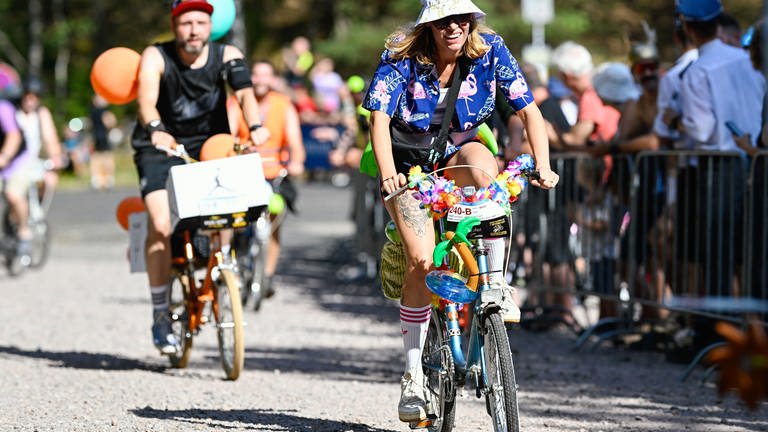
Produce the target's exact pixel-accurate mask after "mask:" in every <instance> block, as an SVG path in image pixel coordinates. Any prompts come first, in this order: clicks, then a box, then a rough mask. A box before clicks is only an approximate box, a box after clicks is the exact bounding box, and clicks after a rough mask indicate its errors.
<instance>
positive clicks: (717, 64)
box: [678, 0, 765, 295]
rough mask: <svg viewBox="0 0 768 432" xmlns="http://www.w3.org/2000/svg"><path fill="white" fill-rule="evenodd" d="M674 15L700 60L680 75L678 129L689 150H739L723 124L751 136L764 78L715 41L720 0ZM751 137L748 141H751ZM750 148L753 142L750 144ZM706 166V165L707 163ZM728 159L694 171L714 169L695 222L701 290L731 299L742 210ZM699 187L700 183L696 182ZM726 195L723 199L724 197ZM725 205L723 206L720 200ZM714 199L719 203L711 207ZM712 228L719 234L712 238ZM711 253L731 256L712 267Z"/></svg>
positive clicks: (690, 5)
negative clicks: (701, 247) (701, 245)
mask: <svg viewBox="0 0 768 432" xmlns="http://www.w3.org/2000/svg"><path fill="white" fill-rule="evenodd" d="M678 10H679V12H680V16H681V19H682V20H683V28H684V29H685V32H686V34H687V35H688V37H690V39H691V41H692V42H693V43H694V44H695V45H696V47H697V48H698V50H699V59H698V60H697V61H696V62H694V63H692V64H691V66H690V67H689V68H688V70H687V71H686V73H685V75H684V76H683V80H682V85H681V91H680V100H681V107H682V117H681V121H680V123H681V127H682V128H684V130H685V132H686V134H687V135H688V136H689V137H690V138H691V140H692V142H693V144H694V148H696V149H699V150H709V151H741V150H740V149H739V148H738V146H737V145H736V143H735V141H734V139H733V137H732V135H731V133H730V132H729V131H728V130H727V128H726V127H725V122H727V121H734V122H736V123H737V126H738V127H739V128H740V129H741V130H743V131H744V132H745V133H749V134H750V136H751V137H755V138H756V137H757V136H758V135H759V133H760V129H761V126H762V119H761V115H760V113H761V110H762V105H763V98H764V95H765V78H764V77H763V76H762V75H761V74H760V73H758V72H757V71H755V70H754V69H753V67H752V64H751V62H750V60H749V56H748V55H747V54H746V53H745V52H744V51H743V50H742V49H740V48H735V47H732V46H729V45H726V44H725V43H723V42H722V41H721V40H719V39H718V38H717V31H718V19H717V18H718V16H719V15H720V12H721V10H722V5H721V4H720V1H719V0H698V1H694V0H680V1H679V3H678ZM755 138H753V140H754V139H755ZM751 144H752V145H754V141H753V142H752V143H751ZM707 161H710V162H709V163H708V164H707ZM739 165H740V164H736V163H730V160H729V159H723V158H718V157H712V158H709V159H702V160H700V161H699V167H704V166H713V167H714V168H712V169H711V170H710V172H709V173H708V174H711V175H712V176H713V179H714V183H712V184H714V185H716V187H715V190H708V189H709V188H706V187H701V188H697V190H698V191H699V192H698V194H699V195H698V199H699V202H698V203H697V204H698V206H696V210H697V211H702V212H704V211H706V212H705V213H704V216H705V217H704V218H703V219H702V220H701V221H700V227H701V229H700V232H699V234H698V237H699V238H706V239H707V240H708V241H707V243H708V245H709V247H710V248H711V250H706V251H702V252H703V253H702V257H701V258H704V257H707V260H706V262H704V264H705V265H704V266H703V270H704V271H705V273H704V278H703V281H704V284H703V285H704V286H706V287H707V288H708V289H706V291H705V293H707V294H716V295H733V294H735V292H733V291H732V290H731V288H732V286H733V285H732V278H733V277H734V275H735V274H736V268H737V266H738V265H739V263H740V262H741V256H740V255H741V244H742V237H741V235H740V230H739V229H738V227H741V226H742V225H741V208H742V198H743V197H742V196H741V194H740V191H742V185H743V184H744V174H743V173H744V169H743V167H742V166H739ZM699 185H700V186H704V183H700V184H699ZM726 193H727V194H728V196H727V197H726V195H725V194H726ZM726 198H727V199H728V202H729V203H730V205H723V201H722V200H724V199H726ZM713 199H715V200H718V201H717V202H714V201H713ZM711 227H716V228H717V230H718V231H719V232H716V233H713V232H712V231H711ZM714 251H732V253H727V254H724V255H726V256H722V257H721V259H720V260H719V262H711V261H710V260H711V257H712V256H714V255H713V254H714Z"/></svg>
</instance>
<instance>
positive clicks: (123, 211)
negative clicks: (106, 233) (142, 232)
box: [115, 196, 147, 230]
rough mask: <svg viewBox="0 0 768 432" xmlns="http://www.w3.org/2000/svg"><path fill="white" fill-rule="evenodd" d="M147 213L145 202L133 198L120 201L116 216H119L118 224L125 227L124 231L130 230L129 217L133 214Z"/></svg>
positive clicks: (135, 197)
mask: <svg viewBox="0 0 768 432" xmlns="http://www.w3.org/2000/svg"><path fill="white" fill-rule="evenodd" d="M143 211H147V208H146V207H145V206H144V200H142V199H141V197H137V196H131V197H128V198H125V199H123V200H122V201H120V204H118V205H117V210H116V211H115V215H116V216H117V222H118V223H119V224H120V226H121V227H123V229H124V230H127V229H128V216H130V215H131V213H136V212H143Z"/></svg>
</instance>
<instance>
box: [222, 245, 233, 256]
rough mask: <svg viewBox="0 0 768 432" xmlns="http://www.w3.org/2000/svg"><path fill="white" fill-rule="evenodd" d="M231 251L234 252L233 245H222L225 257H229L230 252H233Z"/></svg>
mask: <svg viewBox="0 0 768 432" xmlns="http://www.w3.org/2000/svg"><path fill="white" fill-rule="evenodd" d="M231 250H232V245H228V244H225V245H221V254H222V255H224V256H227V255H229V251H231Z"/></svg>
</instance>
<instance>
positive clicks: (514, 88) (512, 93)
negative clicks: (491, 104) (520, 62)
mask: <svg viewBox="0 0 768 432" xmlns="http://www.w3.org/2000/svg"><path fill="white" fill-rule="evenodd" d="M526 93H528V83H526V82H525V78H524V77H523V74H522V73H521V72H520V71H517V78H515V80H514V81H512V84H510V85H509V97H510V99H517V98H520V97H523V96H524V95H525V94H526Z"/></svg>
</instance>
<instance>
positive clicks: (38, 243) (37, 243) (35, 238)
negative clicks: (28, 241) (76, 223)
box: [29, 220, 51, 268]
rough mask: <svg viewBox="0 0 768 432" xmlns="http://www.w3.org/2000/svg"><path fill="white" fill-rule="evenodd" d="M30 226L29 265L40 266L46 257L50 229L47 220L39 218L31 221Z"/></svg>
mask: <svg viewBox="0 0 768 432" xmlns="http://www.w3.org/2000/svg"><path fill="white" fill-rule="evenodd" d="M31 228H32V254H31V258H32V260H31V262H30V263H29V266H30V267H32V268H41V267H42V266H43V265H44V264H45V261H46V260H47V259H48V251H49V249H50V244H51V230H50V229H49V228H48V222H46V221H44V220H39V221H35V222H32V223H31Z"/></svg>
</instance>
